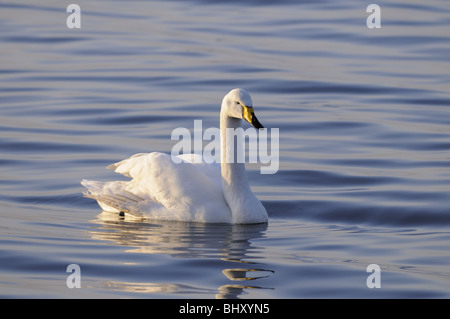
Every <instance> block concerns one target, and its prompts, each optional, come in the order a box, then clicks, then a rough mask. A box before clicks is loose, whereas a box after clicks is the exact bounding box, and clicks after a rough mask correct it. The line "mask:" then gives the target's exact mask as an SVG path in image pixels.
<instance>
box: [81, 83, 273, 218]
mask: <svg viewBox="0 0 450 319" xmlns="http://www.w3.org/2000/svg"><path fill="white" fill-rule="evenodd" d="M252 105H253V104H252V99H251V97H250V95H249V94H248V93H247V92H246V91H245V90H243V89H234V90H231V91H230V92H229V93H228V94H227V95H226V96H225V97H224V99H223V101H222V107H221V111H220V140H221V150H222V151H221V164H220V165H219V164H217V163H212V164H208V163H205V162H201V163H198V162H200V161H198V158H197V160H194V157H195V156H200V155H195V154H187V155H186V154H183V155H179V156H178V157H179V158H181V159H182V160H183V161H182V162H181V163H179V164H176V163H174V162H173V161H172V158H171V155H170V154H164V153H159V152H153V153H148V154H136V155H133V156H132V157H130V158H128V159H125V160H123V161H121V162H119V163H116V164H112V165H110V166H108V168H111V169H114V170H115V171H116V172H117V173H121V174H123V175H125V176H127V177H130V178H131V180H130V181H126V182H125V181H114V182H106V183H103V182H96V181H88V180H83V181H82V182H81V184H82V185H83V186H85V187H86V188H87V189H88V191H87V192H85V193H84V195H85V196H86V197H89V198H93V199H95V200H97V202H98V203H99V205H100V207H101V208H102V209H103V210H104V211H108V212H116V213H117V212H124V213H128V214H130V215H134V216H139V217H142V218H147V219H156V220H178V221H193V222H204V223H235V224H252V223H265V222H267V220H268V216H267V212H266V209H265V208H264V206H263V205H262V204H261V202H260V201H259V200H258V199H257V198H256V196H255V195H254V194H253V192H252V191H251V189H250V186H249V184H248V180H247V174H246V171H245V164H244V163H227V161H226V160H225V159H226V158H227V157H226V154H227V152H229V151H231V148H232V147H234V148H235V149H234V151H235V150H236V145H234V144H236V143H233V142H232V141H231V142H230V141H227V139H226V133H225V132H226V128H234V129H236V128H238V127H240V126H241V119H245V120H246V121H248V122H249V123H251V124H252V125H253V126H254V127H256V128H258V129H259V128H263V126H262V125H261V124H260V123H259V121H258V119H257V118H256V116H255V114H254V111H253V106H252ZM233 154H236V152H234V153H233Z"/></svg>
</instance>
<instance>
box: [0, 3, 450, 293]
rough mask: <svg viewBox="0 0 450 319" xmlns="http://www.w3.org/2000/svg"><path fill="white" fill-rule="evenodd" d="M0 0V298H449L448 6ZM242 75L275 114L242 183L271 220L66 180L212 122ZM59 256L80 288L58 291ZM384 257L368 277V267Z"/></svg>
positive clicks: (265, 113)
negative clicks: (187, 218)
mask: <svg viewBox="0 0 450 319" xmlns="http://www.w3.org/2000/svg"><path fill="white" fill-rule="evenodd" d="M77 4H79V5H80V7H81V10H82V14H81V29H68V28H67V26H66V19H67V17H68V15H69V13H66V7H65V5H66V4H62V3H61V4H57V3H55V2H54V1H48V0H43V1H39V3H35V2H32V1H2V3H1V4H0V16H1V19H0V30H1V31H0V41H1V51H0V121H1V122H0V149H1V153H0V154H1V155H0V176H1V177H0V204H1V205H0V207H1V209H0V218H1V223H0V296H1V297H4V298H22V297H31V298H56V297H58V298H81V297H82V298H185V297H187V298H303V297H306V298H361V297H362V298H449V297H450V270H449V263H450V247H449V240H450V231H449V226H450V212H449V207H450V173H449V168H450V110H449V107H450V77H449V71H450V59H449V56H450V45H449V43H450V32H449V30H450V29H449V24H450V14H449V13H450V6H449V4H448V3H447V1H445V0H440V1H438V0H435V1H428V2H426V3H423V2H419V1H408V3H407V4H406V3H405V2H404V1H399V0H391V1H383V2H382V3H379V5H380V7H381V28H380V29H369V28H368V27H367V26H366V19H367V17H368V15H369V13H366V5H365V4H362V3H360V2H358V1H340V2H339V3H336V2H335V1H326V0H324V1H312V2H308V1H304V2H298V1H284V2H277V4H276V5H271V4H270V3H267V4H260V3H259V2H257V1H233V2H228V1H222V2H220V1H216V2H214V4H212V3H210V2H209V1H164V2H163V1H126V2H121V1H112V0H109V1H94V2H93V1H84V0H83V1H81V0H79V1H77ZM235 87H243V88H245V89H247V90H248V91H249V92H250V93H251V94H252V96H253V101H254V105H255V110H256V113H257V115H258V118H259V120H260V121H261V123H262V124H263V125H264V126H266V127H268V128H270V127H274V128H279V129H280V169H279V171H278V172H277V173H276V174H274V175H261V174H260V173H259V166H258V165H254V164H252V165H248V170H249V173H248V174H249V179H250V182H251V186H252V188H253V190H254V192H255V193H256V194H257V196H258V197H259V198H260V199H261V200H262V201H263V203H264V205H265V206H266V207H267V209H268V211H269V215H270V222H269V224H268V225H253V226H229V225H228V226H224V225H199V224H189V223H165V222H140V221H133V220H127V219H125V220H124V219H120V218H118V217H117V216H110V215H109V216H108V215H105V214H102V213H101V211H100V209H99V207H98V206H97V204H96V203H95V202H94V201H92V200H90V199H87V198H83V197H82V194H81V193H82V190H83V189H82V186H81V185H80V184H79V182H80V180H81V179H82V178H89V179H94V180H105V181H106V180H112V179H119V178H121V177H120V176H118V175H117V174H114V173H113V172H111V171H109V170H106V169H104V167H105V166H107V165H109V164H111V163H114V162H116V161H118V160H121V159H124V158H126V157H128V156H130V155H132V154H134V153H139V152H150V151H162V152H170V151H171V148H172V146H173V145H174V144H175V142H176V141H171V140H170V136H171V132H172V130H173V129H174V128H177V127H186V128H188V129H193V125H194V120H195V119H202V120H203V127H204V128H206V127H209V126H214V127H217V126H218V112H219V105H220V101H221V99H222V97H223V96H224V95H225V94H226V93H227V92H228V91H229V90H230V89H232V88H235ZM69 264H77V265H79V266H80V269H81V288H80V289H76V288H73V289H69V288H68V287H67V284H66V279H67V277H68V276H69V273H67V272H66V268H67V266H68V265H69ZM370 264H377V265H379V266H380V268H381V273H380V278H381V288H373V289H369V288H368V287H367V285H366V280H367V278H368V276H369V275H370V273H368V272H366V269H367V266H368V265H370Z"/></svg>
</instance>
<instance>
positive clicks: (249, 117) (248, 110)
mask: <svg viewBox="0 0 450 319" xmlns="http://www.w3.org/2000/svg"><path fill="white" fill-rule="evenodd" d="M242 118H243V119H244V120H246V121H247V122H249V123H250V124H251V125H253V126H254V127H256V128H257V129H260V128H264V126H262V124H261V123H259V121H258V119H257V118H256V115H255V111H254V110H253V106H250V107H246V106H243V107H242Z"/></svg>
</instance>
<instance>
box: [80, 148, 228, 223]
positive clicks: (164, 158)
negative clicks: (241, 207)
mask: <svg viewBox="0 0 450 319" xmlns="http://www.w3.org/2000/svg"><path fill="white" fill-rule="evenodd" d="M191 159H192V158H191ZM195 162H196V161H194V160H192V162H191V161H190V160H189V157H187V156H183V157H182V162H181V163H179V164H176V163H175V162H174V161H172V158H171V156H170V155H169V154H165V153H159V152H153V153H146V154H145V153H141V154H136V155H133V156H132V157H130V158H128V159H125V160H123V161H121V162H118V163H116V164H112V165H110V166H108V168H111V169H114V170H115V172H117V173H120V174H122V175H125V176H127V177H130V178H131V180H130V181H129V182H109V183H104V184H97V185H96V184H93V182H89V183H90V184H89V183H86V182H84V185H85V186H86V185H87V186H86V187H88V186H89V187H88V189H89V191H90V196H88V197H92V198H95V199H97V200H98V201H102V203H103V205H105V206H108V207H112V208H115V209H116V210H121V211H124V212H128V213H131V214H133V215H139V216H143V217H146V218H150V219H165V220H184V221H200V222H230V221H231V211H230V209H229V207H228V204H227V203H226V201H225V198H224V196H223V190H222V186H221V175H220V166H219V165H217V164H215V163H213V164H208V163H205V162H202V163H195ZM94 185H95V187H96V188H94V187H93V186H94ZM94 194H95V197H94ZM88 195H89V194H88ZM99 203H100V202H99ZM102 208H103V206H102Z"/></svg>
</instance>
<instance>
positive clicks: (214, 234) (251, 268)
mask: <svg viewBox="0 0 450 319" xmlns="http://www.w3.org/2000/svg"><path fill="white" fill-rule="evenodd" d="M98 217H99V218H98V219H96V220H94V221H93V222H94V223H95V224H97V225H98V226H97V227H95V228H93V229H92V230H91V237H92V238H93V239H96V240H102V241H111V242H113V243H114V244H116V245H120V246H125V247H127V248H126V250H125V251H126V252H130V253H142V254H164V255H169V256H171V257H172V258H186V259H194V260H195V259H201V260H202V261H203V260H211V259H213V260H217V261H225V262H226V263H225V265H226V266H228V267H222V269H221V274H220V273H218V274H217V275H218V276H219V277H221V278H226V279H228V280H230V283H229V284H225V285H221V286H219V287H218V288H217V289H215V288H214V289H205V288H198V287H194V286H190V285H185V284H176V283H173V282H170V283H161V282H151V283H142V282H138V283H135V282H121V281H108V282H107V283H106V285H107V286H109V287H111V288H112V289H116V290H122V291H127V292H137V293H139V292H141V293H163V294H212V295H214V294H215V296H216V298H237V297H238V296H239V295H240V294H243V293H246V290H248V289H271V288H267V287H259V286H254V285H247V284H242V285H240V284H238V283H237V281H252V282H254V281H256V280H258V279H262V278H266V277H268V276H270V275H271V274H273V273H274V271H273V270H269V269H263V268H262V267H261V265H262V263H261V261H260V259H261V258H262V257H261V254H260V252H261V251H263V250H264V248H263V247H258V246H256V245H255V244H254V243H252V242H251V241H252V240H254V239H258V238H262V237H264V235H265V232H266V229H267V224H255V225H231V224H230V225H229V224H200V223H186V222H163V221H157V222H154V223H152V222H142V221H140V220H130V219H128V218H126V219H124V218H121V217H119V216H118V215H115V214H110V213H102V214H100V215H99V216H98ZM202 261H201V262H202ZM230 262H232V263H237V267H231V268H230V267H229V266H230ZM126 264H132V263H126ZM174 267H177V266H176V265H175V266H174ZM180 270H182V269H180ZM199 272H200V270H199ZM198 275H199V276H202V274H201V273H199V274H198ZM163 279H164V278H163ZM222 281H223V280H222Z"/></svg>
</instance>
